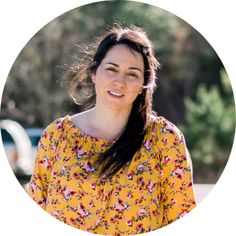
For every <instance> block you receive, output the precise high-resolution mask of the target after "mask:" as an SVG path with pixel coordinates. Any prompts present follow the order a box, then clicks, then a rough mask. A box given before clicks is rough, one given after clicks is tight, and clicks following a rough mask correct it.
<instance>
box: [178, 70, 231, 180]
mask: <svg viewBox="0 0 236 236" xmlns="http://www.w3.org/2000/svg"><path fill="white" fill-rule="evenodd" d="M221 76H222V77H221V79H222V85H223V89H224V91H225V93H231V90H230V83H229V80H228V77H227V75H226V73H225V72H224V71H222V72H221ZM228 95H229V94H228ZM185 103H186V110H187V113H186V120H185V122H184V125H183V126H182V130H183V133H184V134H185V137H186V140H187V145H188V148H189V149H190V150H191V156H192V159H193V162H194V165H193V167H194V173H197V176H195V181H197V182H203V183H204V182H212V183H214V182H216V180H217V179H218V178H219V176H220V175H221V173H222V171H223V169H224V167H225V165H226V163H227V160H228V157H229V155H230V152H231V148H232V144H233V138H234V132H235V105H234V103H232V102H231V101H230V102H229V101H227V100H223V99H222V98H221V95H220V92H219V89H218V88H217V87H216V86H212V87H211V88H210V89H207V87H206V86H205V85H201V86H199V88H198V90H197V94H196V100H191V99H189V98H186V99H185Z"/></svg>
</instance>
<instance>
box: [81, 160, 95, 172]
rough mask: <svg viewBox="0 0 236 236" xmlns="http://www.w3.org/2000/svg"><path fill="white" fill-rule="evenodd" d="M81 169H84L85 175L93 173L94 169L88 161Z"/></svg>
mask: <svg viewBox="0 0 236 236" xmlns="http://www.w3.org/2000/svg"><path fill="white" fill-rule="evenodd" d="M83 169H84V171H85V172H86V173H88V172H92V171H94V168H93V167H92V165H91V162H90V161H87V162H86V163H85V165H84V168H83Z"/></svg>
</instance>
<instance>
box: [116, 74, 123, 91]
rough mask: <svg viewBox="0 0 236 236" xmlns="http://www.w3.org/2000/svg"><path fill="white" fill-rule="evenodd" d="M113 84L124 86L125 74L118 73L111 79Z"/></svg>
mask: <svg viewBox="0 0 236 236" xmlns="http://www.w3.org/2000/svg"><path fill="white" fill-rule="evenodd" d="M113 84H114V85H116V86H118V87H122V88H123V87H125V75H124V74H119V75H117V76H116V77H115V79H114V80H113Z"/></svg>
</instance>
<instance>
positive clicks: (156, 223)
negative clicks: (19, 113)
mask: <svg viewBox="0 0 236 236" xmlns="http://www.w3.org/2000/svg"><path fill="white" fill-rule="evenodd" d="M114 142H115V140H107V139H100V138H94V137H91V136H89V135H87V134H85V133H84V132H83V131H81V130H80V129H78V128H77V127H75V126H74V124H73V123H72V122H71V119H70V116H69V115H67V116H65V117H64V118H59V119H57V120H55V121H54V122H53V123H52V124H50V125H49V126H48V127H47V128H46V129H45V131H44V133H43V135H42V137H41V140H40V142H39V145H38V151H37V157H36V162H35V169H34V173H33V175H32V177H31V181H30V185H29V190H28V192H29V194H30V196H31V197H32V198H33V199H34V200H35V201H36V202H37V203H38V204H39V205H40V206H41V207H42V208H43V209H45V210H46V211H47V212H49V213H50V214H51V215H52V216H54V217H56V218H57V219H59V220H61V221H63V222H64V223H66V224H69V225H71V226H73V227H76V228H78V229H81V230H84V231H89V232H91V233H97V234H109V235H116V236H118V235H130V234H131V235H133V234H139V233H144V232H148V231H151V230H155V229H158V228H160V227H163V226H165V225H167V224H170V223H171V222H173V221H175V220H177V219H178V218H180V217H182V216H183V215H185V214H186V213H188V212H189V211H191V210H192V209H193V208H194V207H195V198H194V192H193V185H192V172H191V160H190V156H189V153H188V151H187V148H186V144H185V140H184V137H183V135H182V133H181V132H180V131H179V130H178V128H177V127H176V126H174V125H173V124H172V123H171V122H169V121H168V120H166V119H165V118H163V117H156V118H155V119H154V120H153V122H152V123H151V125H150V126H149V128H148V130H147V132H146V136H145V139H144V142H143V145H142V147H141V148H140V150H139V151H138V152H137V153H136V154H135V155H134V157H133V160H132V161H131V162H130V163H128V164H127V165H126V166H125V167H124V168H123V169H121V170H120V171H119V172H118V173H117V174H116V175H115V176H113V177H112V178H110V179H106V178H97V177H96V175H95V174H94V173H95V172H96V169H95V168H94V167H93V160H94V156H95V155H97V153H101V152H103V151H105V150H106V149H108V148H109V147H110V146H111V145H112V144H113V143H114Z"/></svg>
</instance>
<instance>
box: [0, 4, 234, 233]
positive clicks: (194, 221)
mask: <svg viewBox="0 0 236 236" xmlns="http://www.w3.org/2000/svg"><path fill="white" fill-rule="evenodd" d="M89 2H94V1H81V0H66V1H65V0H64V1H56V0H40V1H32V0H21V1H18V0H5V1H4V0H2V1H1V3H0V32H1V36H0V88H1V90H0V91H1V95H2V90H3V88H4V84H5V81H6V78H7V75H8V73H9V70H10V68H11V66H12V65H13V63H14V60H15V59H16V57H17V56H18V54H19V53H20V51H21V50H22V49H23V47H24V46H25V44H26V43H27V42H28V40H29V39H30V38H32V37H33V35H34V34H35V33H36V32H37V31H38V30H40V29H41V28H42V27H43V26H44V25H45V24H47V23H48V22H49V21H51V20H53V19H54V18H56V17H57V16H59V15H61V14H63V13H65V12H67V11H68V10H71V9H73V8H76V7H78V6H81V5H85V4H87V3H89ZM140 2H145V3H149V4H152V5H156V6H158V7H161V8H163V9H165V10H168V11H170V12H171V13H173V14H175V15H177V16H179V17H180V18H182V19H184V20H185V21H187V22H188V23H189V24H191V25H192V26H193V27H194V28H195V29H197V30H198V31H199V32H200V33H201V34H202V35H203V36H204V37H205V38H206V39H207V41H208V42H209V43H210V44H211V45H212V46H213V48H214V49H215V51H216V52H217V54H218V56H219V57H220V58H221V60H222V62H223V63H224V66H225V68H226V70H227V73H228V75H229V77H230V80H231V84H232V86H233V89H234V93H235V91H236V87H235V86H236V85H235V81H233V80H235V79H236V76H235V75H236V65H235V54H236V32H235V25H234V23H233V22H236V14H235V7H234V6H235V4H234V3H233V2H234V1H233V0H228V1H216V0H215V1H211V0H208V1H206V0H205V1H203V0H198V1H189V0H178V1H171V0H156V1H140ZM95 18H96V17H95ZM94 20H96V19H94ZM19 89H20V88H19ZM0 148H1V150H0V151H1V155H0V189H1V190H0V222H1V223H0V224H1V227H0V235H23V236H31V235H34V236H39V235H40V236H42V235H50V234H53V235H57V236H60V235H63V236H65V235H70V236H74V235H90V234H88V233H84V232H81V231H78V230H77V229H74V228H72V227H70V226H67V225H65V224H64V223H62V222H59V221H58V220H56V219H54V218H53V217H51V216H50V215H49V214H48V213H46V212H44V211H42V210H41V209H40V208H39V207H38V206H37V205H36V204H35V203H34V202H33V201H32V200H31V199H30V198H29V197H28V195H27V194H26V193H25V191H24V190H23V189H22V187H21V186H20V185H19V184H18V182H17V181H16V179H15V176H14V174H13V172H12V171H11V169H10V166H9V164H8V162H7V159H6V158H5V153H4V151H3V147H2V143H1V146H0ZM235 156H236V150H235V144H234V148H233V151H232V153H231V155H230V159H229V161H228V164H227V166H226V168H225V171H224V173H223V175H222V176H221V178H220V180H219V181H218V183H217V185H216V186H215V187H214V188H213V190H212V191H211V192H210V194H209V195H208V196H207V197H206V198H205V199H204V200H203V201H202V202H201V203H200V205H199V206H198V207H197V208H196V209H194V210H193V211H192V212H191V213H190V214H188V215H187V216H185V217H184V218H182V219H181V220H179V221H177V222H175V223H173V224H171V225H170V226H168V227H164V228H162V229H160V230H157V231H154V232H152V233H148V235H161V236H165V235H175V236H176V235H181V236H185V235H186V236H189V235H191V236H195V235H207V234H208V235H235V233H236V229H235V212H236V204H235V199H236V185H235V180H236V170H235V167H236V161H235ZM233 157H234V158H233Z"/></svg>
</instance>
